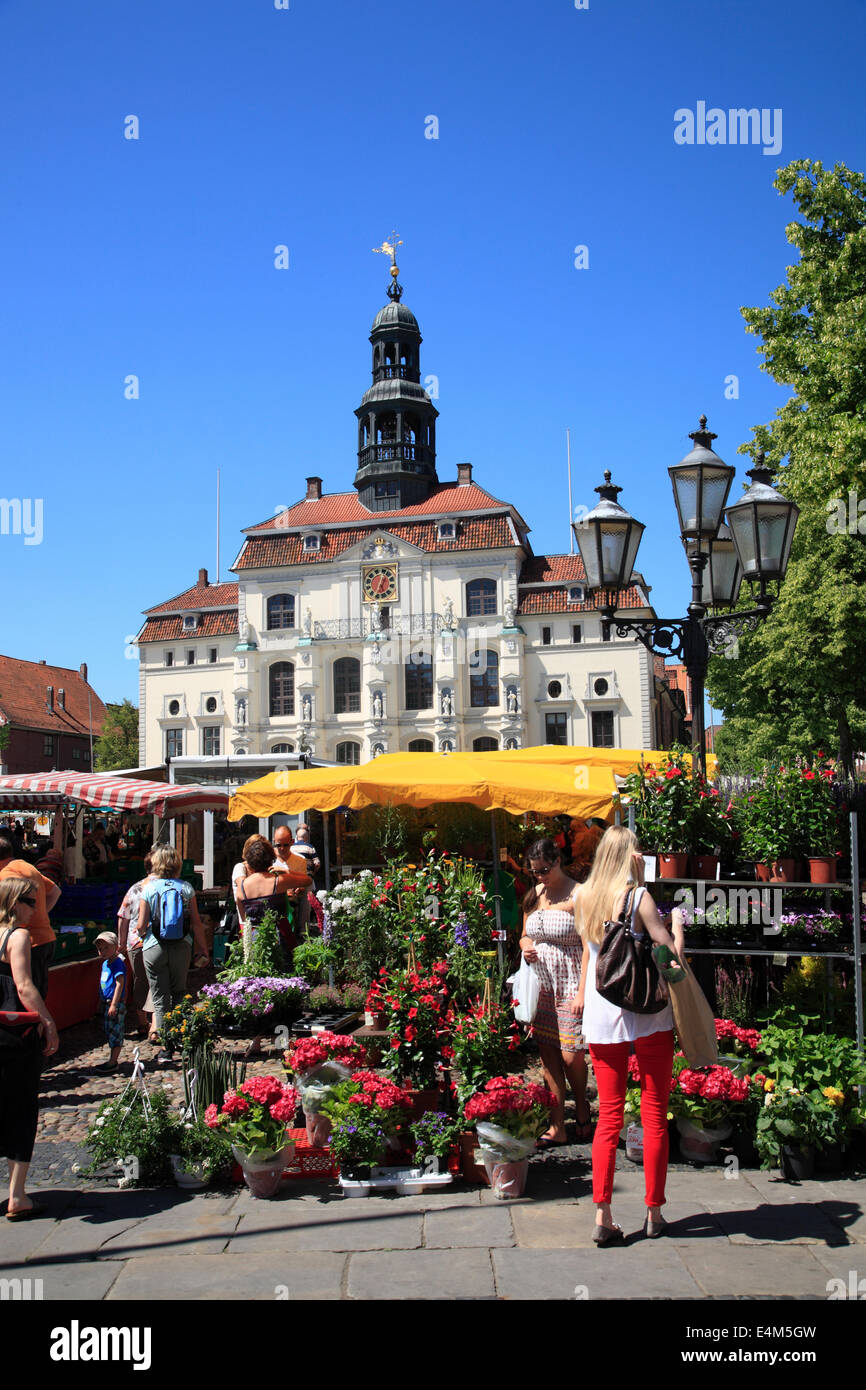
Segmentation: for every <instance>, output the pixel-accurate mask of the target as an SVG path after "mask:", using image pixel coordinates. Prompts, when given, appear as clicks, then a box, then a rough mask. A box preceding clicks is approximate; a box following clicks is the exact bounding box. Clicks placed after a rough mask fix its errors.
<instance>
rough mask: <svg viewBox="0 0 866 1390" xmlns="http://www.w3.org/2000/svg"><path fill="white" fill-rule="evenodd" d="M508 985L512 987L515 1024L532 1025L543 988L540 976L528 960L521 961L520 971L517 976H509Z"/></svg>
mask: <svg viewBox="0 0 866 1390" xmlns="http://www.w3.org/2000/svg"><path fill="white" fill-rule="evenodd" d="M508 983H509V984H510V985H511V1002H512V1004H513V1006H514V1018H515V1022H517V1023H531V1022H532V1020H533V1019H534V1018H535V1010H536V1009H537V1008H538V996H539V994H540V993H541V986H540V985H539V983H538V976H537V974H536V973H535V970H534V969H533V967H532V966H531V965H530V963H529V961H528V960H525V959H521V962H520V969H519V970H518V972H517V974H516V975H509V977H508Z"/></svg>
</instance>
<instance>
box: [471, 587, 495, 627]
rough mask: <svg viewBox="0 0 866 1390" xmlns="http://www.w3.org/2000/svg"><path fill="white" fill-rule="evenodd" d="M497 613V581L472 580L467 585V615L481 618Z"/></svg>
mask: <svg viewBox="0 0 866 1390" xmlns="http://www.w3.org/2000/svg"><path fill="white" fill-rule="evenodd" d="M495 612H496V581H495V580H493V579H472V580H470V582H469V583H468V584H467V585H466V614H467V616H468V617H470V618H480V617H483V616H484V615H485V614H487V613H495Z"/></svg>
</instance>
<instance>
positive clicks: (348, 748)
mask: <svg viewBox="0 0 866 1390" xmlns="http://www.w3.org/2000/svg"><path fill="white" fill-rule="evenodd" d="M360 761H361V745H360V743H338V744H337V762H338V763H345V764H350V765H351V766H352V767H356V766H357V764H358V763H359V762H360Z"/></svg>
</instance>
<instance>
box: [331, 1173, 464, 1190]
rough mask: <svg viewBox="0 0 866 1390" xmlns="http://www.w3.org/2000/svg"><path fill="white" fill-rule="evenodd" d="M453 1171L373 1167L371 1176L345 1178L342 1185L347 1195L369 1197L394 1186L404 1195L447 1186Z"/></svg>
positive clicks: (451, 1180)
mask: <svg viewBox="0 0 866 1390" xmlns="http://www.w3.org/2000/svg"><path fill="white" fill-rule="evenodd" d="M451 1182H453V1177H452V1174H451V1173H425V1172H424V1171H423V1170H422V1169H421V1168H371V1169H370V1176H369V1178H344V1177H343V1175H342V1173H341V1174H340V1186H341V1187H342V1189H343V1192H344V1193H345V1195H346V1196H347V1197H369V1195H370V1193H371V1192H384V1191H386V1190H388V1189H389V1188H393V1189H394V1191H396V1192H398V1193H399V1194H400V1195H401V1196H402V1197H406V1196H408V1195H409V1194H410V1193H412V1192H422V1191H423V1190H424V1188H426V1187H447V1186H448V1185H449V1183H451Z"/></svg>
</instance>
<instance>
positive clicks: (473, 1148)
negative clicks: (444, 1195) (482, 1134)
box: [460, 1129, 487, 1182]
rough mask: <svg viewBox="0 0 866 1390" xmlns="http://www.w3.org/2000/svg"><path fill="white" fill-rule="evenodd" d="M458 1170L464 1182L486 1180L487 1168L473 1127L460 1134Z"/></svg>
mask: <svg viewBox="0 0 866 1390" xmlns="http://www.w3.org/2000/svg"><path fill="white" fill-rule="evenodd" d="M460 1172H461V1174H462V1175H463V1181H464V1182H486V1181H487V1170H486V1168H485V1167H484V1161H483V1158H482V1154H481V1149H480V1148H479V1146H478V1135H477V1134H476V1133H475V1131H474V1129H468V1130H464V1132H463V1133H462V1134H461V1135H460Z"/></svg>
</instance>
